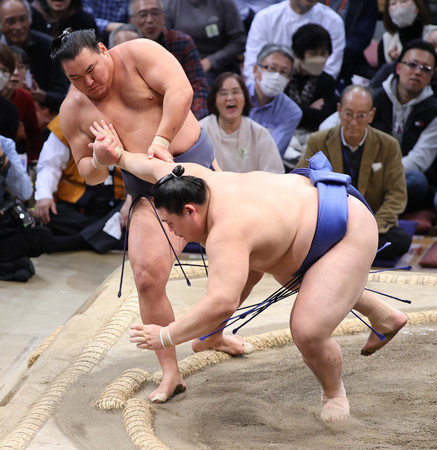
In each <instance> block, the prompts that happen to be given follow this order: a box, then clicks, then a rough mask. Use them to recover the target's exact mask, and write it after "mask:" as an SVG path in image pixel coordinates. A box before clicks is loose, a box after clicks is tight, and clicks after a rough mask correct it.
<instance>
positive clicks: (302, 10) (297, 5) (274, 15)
mask: <svg viewBox="0 0 437 450" xmlns="http://www.w3.org/2000/svg"><path fill="white" fill-rule="evenodd" d="M308 23H313V24H318V25H321V26H322V27H324V28H325V29H326V30H329V34H330V35H331V40H332V49H333V51H332V54H331V56H330V57H329V59H328V61H327V63H326V70H325V71H326V73H328V74H329V75H331V76H332V77H333V78H334V79H337V76H338V74H339V73H340V68H341V63H342V61H343V50H344V46H345V34H344V23H343V20H342V19H341V17H340V16H339V15H338V14H337V13H335V12H334V11H333V10H332V9H331V8H329V7H328V6H325V5H322V4H321V3H318V1H317V0H306V1H305V2H303V1H302V0H289V1H283V2H281V3H278V4H277V5H272V6H269V7H267V8H264V9H263V10H261V11H260V12H259V13H258V14H257V15H256V16H255V18H254V19H253V22H252V25H251V27H250V30H249V34H248V35H247V42H246V50H245V52H244V76H245V77H246V78H251V77H253V69H252V66H253V65H254V64H255V63H256V55H257V54H258V52H259V50H260V49H261V48H263V46H264V45H265V44H268V43H275V44H279V45H286V46H287V47H288V46H289V45H290V42H291V38H292V37H293V34H294V33H295V32H296V31H297V30H298V29H299V28H300V27H301V26H302V25H305V24H308Z"/></svg>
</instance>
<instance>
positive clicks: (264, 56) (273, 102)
mask: <svg viewBox="0 0 437 450" xmlns="http://www.w3.org/2000/svg"><path fill="white" fill-rule="evenodd" d="M253 70H254V75H255V82H253V81H250V80H249V81H248V82H247V89H248V91H249V95H250V101H251V104H252V108H251V110H250V112H249V117H250V118H251V119H253V120H254V121H255V122H258V123H259V124H260V125H262V126H263V127H265V128H267V129H268V130H269V131H270V134H271V135H272V137H273V139H274V140H275V142H276V145H277V147H278V149H279V153H280V154H281V157H283V156H284V153H285V150H286V149H287V147H288V144H289V143H290V140H291V137H292V136H293V133H294V130H295V129H296V127H297V125H298V124H299V122H300V119H301V118H302V111H301V109H300V108H299V106H297V105H296V103H294V101H293V100H291V99H290V98H288V97H287V96H286V95H285V94H284V88H285V86H286V85H287V83H288V82H289V80H290V77H291V73H292V71H293V56H292V54H291V50H290V49H289V48H288V47H286V46H285V45H276V44H266V45H265V46H264V47H263V48H262V49H261V51H260V52H259V53H258V56H257V64H256V65H255V66H253Z"/></svg>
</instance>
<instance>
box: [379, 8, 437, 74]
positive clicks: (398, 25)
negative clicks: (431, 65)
mask: <svg viewBox="0 0 437 450" xmlns="http://www.w3.org/2000/svg"><path fill="white" fill-rule="evenodd" d="M383 19H384V27H385V29H386V31H385V33H384V34H383V35H382V39H381V41H380V42H379V46H378V65H379V66H382V65H383V64H384V63H387V62H394V61H396V60H397V58H398V57H399V55H400V54H401V51H402V47H404V46H405V45H406V44H407V43H408V42H410V41H411V40H413V39H426V38H427V36H428V34H429V33H430V32H431V31H433V30H435V29H436V28H437V26H435V25H429V24H430V23H431V17H430V13H429V9H428V6H427V5H426V4H425V3H424V2H423V0H385V3H384V12H383Z"/></svg>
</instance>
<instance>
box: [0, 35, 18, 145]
mask: <svg viewBox="0 0 437 450" xmlns="http://www.w3.org/2000/svg"><path fill="white" fill-rule="evenodd" d="M14 72H15V59H14V55H13V54H12V52H11V51H10V50H9V48H8V46H7V45H4V44H1V43H0V136H4V137H7V138H9V139H12V140H15V138H16V137H17V131H18V122H19V117H18V109H17V107H16V106H15V105H14V104H13V103H11V102H10V101H9V100H8V99H7V98H6V97H4V96H3V94H2V92H3V90H4V89H5V88H6V86H7V85H8V83H9V79H10V78H11V76H12V74H13V73H14Z"/></svg>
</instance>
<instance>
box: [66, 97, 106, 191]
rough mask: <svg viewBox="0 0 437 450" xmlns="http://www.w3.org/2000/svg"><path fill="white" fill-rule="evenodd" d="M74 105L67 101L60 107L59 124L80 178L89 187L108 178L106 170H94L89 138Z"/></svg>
mask: <svg viewBox="0 0 437 450" xmlns="http://www.w3.org/2000/svg"><path fill="white" fill-rule="evenodd" d="M74 111H75V107H74V104H73V103H72V102H70V101H68V99H66V101H65V102H64V103H63V104H62V105H61V109H60V112H59V123H60V126H61V130H62V133H63V134H64V136H65V138H66V139H67V141H68V144H69V146H70V148H71V153H72V154H73V158H74V160H75V162H76V165H77V169H78V171H79V174H80V176H81V177H82V178H83V179H84V180H85V181H86V182H87V183H88V184H91V185H94V184H99V183H103V181H105V180H106V178H107V177H108V173H109V171H108V168H101V169H96V168H95V167H94V166H93V164H92V150H90V149H89V148H88V144H89V143H92V140H91V138H90V137H89V136H88V135H87V134H86V133H85V132H84V131H83V130H82V128H81V125H80V123H79V120H78V119H79V115H78V114H77V113H75V112H74Z"/></svg>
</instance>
